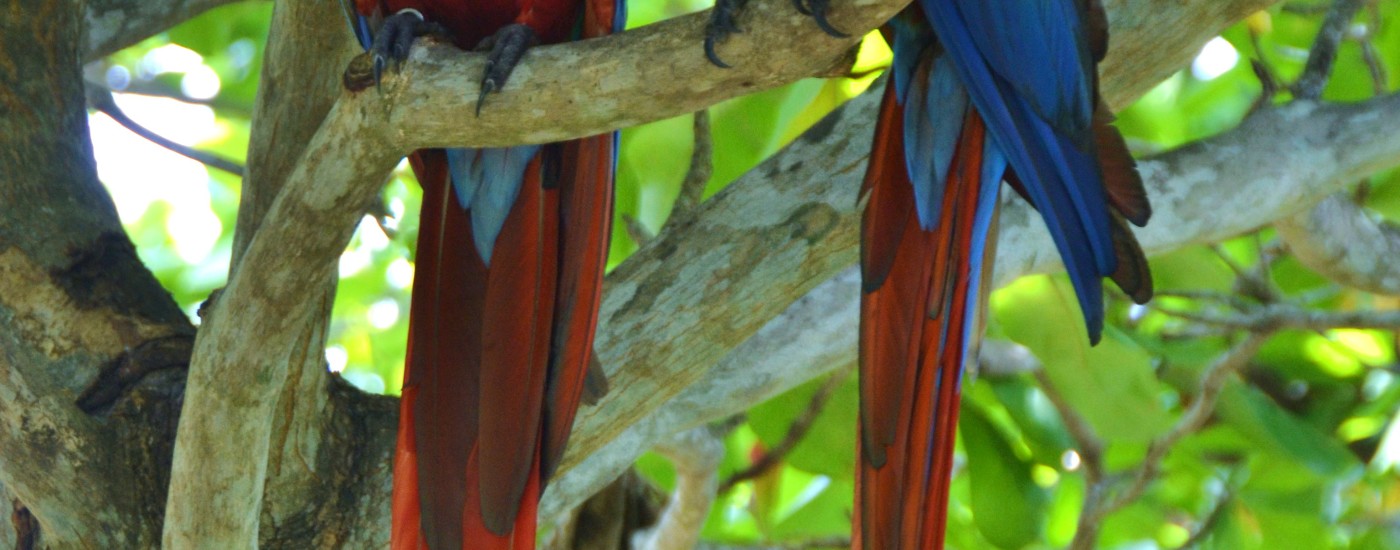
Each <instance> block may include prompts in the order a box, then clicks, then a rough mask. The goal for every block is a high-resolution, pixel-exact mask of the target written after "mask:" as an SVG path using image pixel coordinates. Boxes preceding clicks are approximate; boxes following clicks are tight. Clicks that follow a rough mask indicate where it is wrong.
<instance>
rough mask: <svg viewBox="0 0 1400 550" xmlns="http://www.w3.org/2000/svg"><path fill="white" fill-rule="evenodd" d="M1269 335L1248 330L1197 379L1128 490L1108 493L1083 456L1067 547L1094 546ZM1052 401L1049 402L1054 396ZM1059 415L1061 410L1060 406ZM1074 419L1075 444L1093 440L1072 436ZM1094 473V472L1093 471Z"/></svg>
mask: <svg viewBox="0 0 1400 550" xmlns="http://www.w3.org/2000/svg"><path fill="white" fill-rule="evenodd" d="M1271 333H1272V331H1268V330H1264V331H1259V332H1252V333H1250V334H1249V335H1248V336H1247V337H1245V340H1244V341H1243V342H1240V343H1239V344H1237V345H1235V347H1233V348H1231V349H1230V351H1228V352H1226V354H1225V355H1224V356H1222V357H1220V358H1219V359H1217V360H1216V362H1215V364H1213V365H1211V366H1210V368H1209V369H1207V370H1206V373H1205V374H1204V375H1203V376H1202V377H1201V389H1200V392H1199V393H1198V394H1197V396H1196V401H1195V402H1194V403H1192V404H1191V407H1190V408H1188V409H1187V410H1186V412H1185V413H1184V414H1182V416H1181V419H1180V420H1178V421H1177V423H1176V425H1174V426H1172V429H1171V430H1170V431H1168V432H1167V433H1166V434H1163V435H1162V436H1161V437H1158V438H1157V439H1156V440H1155V441H1153V442H1152V444H1151V445H1149V446H1148V448H1147V456H1145V457H1143V460H1142V465H1141V466H1139V467H1138V468H1137V469H1136V470H1135V471H1134V472H1133V473H1132V474H1130V476H1129V477H1130V479H1131V481H1130V482H1129V484H1128V486H1127V488H1125V489H1123V490H1122V491H1120V492H1118V493H1117V494H1116V495H1113V496H1111V497H1110V493H1111V490H1110V487H1109V486H1110V485H1111V484H1112V483H1113V481H1112V480H1110V479H1109V478H1106V477H1101V476H1102V467H1103V466H1102V463H1101V462H1097V461H1095V460H1093V459H1091V457H1090V456H1089V455H1088V454H1086V455H1085V456H1084V464H1085V476H1086V480H1087V481H1088V485H1089V488H1088V491H1087V493H1086V494H1085V497H1084V506H1083V511H1082V512H1081V513H1080V515H1079V528H1078V530H1077V531H1076V532H1075V534H1074V541H1073V542H1072V543H1071V544H1070V548H1072V549H1075V550H1081V549H1085V550H1087V549H1089V548H1093V547H1094V545H1095V541H1096V540H1097V538H1098V527H1099V525H1101V524H1102V523H1103V520H1104V518H1105V517H1107V516H1108V515H1109V514H1112V513H1114V512H1116V511H1118V510H1120V509H1122V508H1123V507H1124V506H1127V505H1128V504H1131V503H1132V502H1133V501H1136V500H1137V499H1139V498H1141V497H1142V494H1143V492H1144V491H1146V490H1147V486H1148V485H1150V484H1151V483H1152V481H1153V480H1155V479H1156V478H1157V475H1158V473H1159V472H1160V470H1161V467H1162V460H1163V459H1164V458H1166V456H1167V453H1168V452H1169V451H1170V450H1171V449H1172V447H1173V446H1175V445H1176V444H1177V442H1179V441H1181V439H1182V438H1184V437H1186V436H1187V435H1190V434H1192V433H1194V432H1195V431H1197V430H1199V429H1200V428H1201V426H1203V425H1204V424H1205V422H1206V420H1208V419H1209V418H1210V416H1211V415H1212V414H1214V412H1215V405H1216V402H1217V401H1218V399H1219V397H1220V392H1221V391H1223V390H1224V389H1225V383H1226V382H1227V381H1228V380H1229V379H1230V377H1231V376H1233V375H1234V374H1235V373H1237V372H1239V370H1240V369H1241V368H1243V367H1244V366H1245V365H1246V364H1248V363H1249V360H1250V359H1252V358H1253V357H1254V355H1255V354H1256V353H1258V352H1259V348H1260V347H1262V346H1263V345H1264V342H1265V341H1266V340H1268V339H1269V335H1270V334H1271ZM1047 382H1048V380H1043V381H1042V384H1044V385H1047V386H1048V384H1047ZM1051 393H1053V392H1051V391H1047V395H1049V394H1051ZM1051 399H1052V402H1053V401H1054V399H1055V398H1054V397H1052V398H1051ZM1062 406H1063V405H1061V404H1059V403H1057V404H1056V408H1057V409H1059V408H1061V407H1062ZM1066 408H1067V407H1066ZM1061 414H1062V415H1063V414H1064V410H1063V409H1062V410H1061ZM1074 417H1075V415H1074V414H1073V411H1071V414H1070V415H1068V416H1066V417H1065V418H1066V420H1065V424H1066V426H1067V427H1070V431H1071V436H1073V437H1074V438H1075V440H1076V442H1079V441H1080V438H1085V440H1087V441H1095V440H1096V439H1095V438H1092V437H1091V436H1086V435H1084V433H1082V432H1081V433H1078V434H1076V429H1078V430H1085V429H1087V426H1080V427H1079V428H1075V427H1073V426H1074V425H1075V422H1076V421H1074V420H1071V418H1074ZM1081 445H1082V443H1081ZM1096 469H1097V470H1096ZM1096 471H1097V472H1099V473H1097V474H1096V473H1095V472H1096ZM1094 477H1098V480H1094V479H1093V478H1094Z"/></svg>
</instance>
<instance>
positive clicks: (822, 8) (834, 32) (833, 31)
mask: <svg viewBox="0 0 1400 550" xmlns="http://www.w3.org/2000/svg"><path fill="white" fill-rule="evenodd" d="M793 3H795V4H797V11H800V12H802V13H805V14H807V15H811V16H812V20H813V21H816V22H817V26H818V27H821V29H822V32H824V33H826V34H829V35H831V36H834V37H836V38H850V36H851V35H849V34H846V33H844V32H841V31H840V30H839V29H837V28H836V27H833V26H831V22H829V21H827V20H826V10H827V9H828V8H830V7H831V0H793ZM804 4H805V5H804ZM804 7H805V8H806V9H803V8H804Z"/></svg>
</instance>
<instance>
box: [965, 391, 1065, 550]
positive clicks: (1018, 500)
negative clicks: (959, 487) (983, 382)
mask: <svg viewBox="0 0 1400 550" xmlns="http://www.w3.org/2000/svg"><path fill="white" fill-rule="evenodd" d="M958 424H959V428H960V429H961V430H962V439H963V447H964V448H965V449H966V450H967V475H968V478H969V480H970V482H971V485H972V500H971V503H972V515H973V519H974V520H975V522H976V524H977V529H978V530H979V531H981V532H982V536H984V537H987V540H989V541H991V542H992V543H993V544H996V545H997V546H999V547H1001V548H1021V547H1024V546H1027V545H1029V544H1030V543H1032V542H1034V541H1035V540H1037V539H1038V538H1039V537H1040V530H1041V519H1042V518H1043V517H1044V512H1045V504H1046V501H1047V500H1048V499H1047V495H1046V493H1045V490H1044V489H1042V488H1041V487H1040V486H1039V485H1036V483H1035V481H1034V480H1032V479H1031V466H1032V464H1031V463H1030V462H1028V461H1023V460H1020V459H1018V458H1016V453H1015V452H1014V451H1012V449H1011V445H1010V444H1009V443H1007V442H1006V440H1005V439H1003V438H1002V435H1001V432H1000V431H999V430H997V429H996V427H995V426H993V425H992V423H991V421H989V420H988V419H987V417H986V416H984V415H983V414H982V412H981V411H980V410H979V409H977V408H976V407H965V408H964V410H963V411H962V419H961V420H960V421H959V423H958Z"/></svg>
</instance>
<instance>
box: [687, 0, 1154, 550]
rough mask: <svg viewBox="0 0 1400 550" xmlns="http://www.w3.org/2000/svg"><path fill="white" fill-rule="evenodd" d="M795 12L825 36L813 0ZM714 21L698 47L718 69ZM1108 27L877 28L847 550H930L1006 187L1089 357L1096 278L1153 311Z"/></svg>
mask: <svg viewBox="0 0 1400 550" xmlns="http://www.w3.org/2000/svg"><path fill="white" fill-rule="evenodd" d="M797 1H798V3H799V8H800V9H802V10H803V11H806V12H810V13H811V14H812V15H813V16H814V17H815V18H816V20H817V23H818V26H819V27H821V28H822V29H823V30H826V31H827V32H828V34H838V33H837V32H836V31H834V29H832V28H830V27H831V26H830V24H827V23H826V22H825V10H826V4H827V2H826V0H797ZM719 11H720V10H718V9H717V10H716V13H717V16H716V18H717V21H716V22H714V23H712V25H711V32H710V33H708V34H707V40H706V54H707V55H709V56H710V57H711V58H712V59H711V60H712V61H716V62H717V63H718V61H717V60H716V59H714V56H713V41H714V40H716V39H719V38H723V36H724V35H725V34H726V32H728V29H726V28H725V26H726V23H727V19H725V18H727V17H729V16H728V15H726V16H725V18H720V17H719V16H718V12H719ZM712 21H715V20H712ZM1107 27H1108V26H1107V19H1106V17H1105V14H1104V11H1103V7H1102V5H1101V4H1100V3H1099V0H918V1H917V2H915V3H914V4H912V5H910V6H909V7H908V8H906V9H905V10H904V11H903V12H901V13H900V14H899V15H898V16H896V17H895V18H894V19H893V20H892V21H890V23H889V25H887V26H886V28H885V36H886V39H887V41H889V42H890V44H891V45H892V49H893V51H894V59H893V61H892V64H891V70H890V72H891V73H892V75H891V78H890V81H889V83H888V84H887V85H886V89H885V92H884V99H883V102H882V104H881V108H880V115H879V120H878V121H877V123H876V130H875V140H874V144H873V146H872V151H871V154H870V164H869V167H868V169H867V172H866V176H865V182H864V185H863V189H862V193H861V197H862V200H863V201H865V211H864V215H863V218H862V222H861V258H860V266H861V275H862V286H863V288H862V295H861V321H860V336H859V342H860V344H859V346H860V349H859V357H860V422H859V428H858V431H859V433H860V437H859V441H858V442H857V445H858V447H859V449H860V451H859V455H860V457H861V465H860V470H859V472H858V473H857V482H856V484H857V489H856V501H857V505H856V512H855V516H856V517H855V519H854V524H855V525H854V531H855V533H854V535H855V536H854V537H853V541H854V544H855V546H856V547H857V548H866V549H878V550H889V549H900V548H903V549H916V548H917V549H925V548H942V547H943V539H944V531H945V527H946V525H947V506H948V484H949V478H950V475H951V469H952V463H953V447H954V436H955V433H956V430H955V429H956V426H957V417H958V404H959V400H960V390H961V383H962V377H963V372H964V366H965V365H967V364H969V363H970V362H975V361H976V356H977V348H978V343H979V341H980V339H981V334H982V331H983V311H984V309H985V299H986V295H987V292H988V291H989V280H990V275H991V271H992V269H991V265H990V262H991V261H992V259H993V258H994V256H995V255H994V249H995V241H996V239H995V228H996V218H997V206H998V202H999V192H1000V188H1001V182H1002V181H1003V180H1005V181H1007V182H1009V183H1010V184H1011V187H1012V188H1013V189H1015V190H1016V191H1017V193H1019V194H1020V195H1021V196H1022V197H1023V198H1025V199H1026V200H1029V201H1030V203H1031V205H1032V206H1034V207H1035V208H1036V210H1038V211H1039V212H1040V214H1041V216H1042V218H1043V219H1044V221H1045V225H1046V227H1047V228H1048V229H1049V231H1050V235H1051V237H1052V238H1053V240H1054V242H1055V245H1056V247H1057V248H1058V250H1059V252H1060V256H1061V258H1063V260H1064V263H1065V267H1066V270H1067V271H1068V272H1069V276H1070V280H1071V281H1072V283H1073V286H1074V288H1075V291H1076V294H1077V295H1078V299H1079V304H1080V309H1081V310H1082V312H1083V314H1084V321H1085V324H1086V325H1087V328H1088V334H1089V339H1090V341H1091V343H1097V342H1098V339H1099V337H1100V335H1101V333H1102V329H1103V319H1104V313H1103V296H1102V295H1103V289H1102V278H1103V277H1109V278H1111V279H1112V280H1113V281H1114V282H1115V283H1116V284H1117V285H1118V286H1119V287H1120V288H1121V289H1122V290H1123V291H1124V292H1125V293H1127V295H1128V296H1130V297H1131V298H1132V299H1133V300H1134V301H1136V302H1138V303H1143V302H1146V301H1147V300H1149V299H1150V298H1151V295H1152V281H1151V276H1150V273H1149V272H1148V267H1147V262H1146V259H1145V257H1144V256H1143V252H1142V250H1141V248H1140V247H1139V246H1138V243H1137V241H1136V239H1135V237H1134V236H1133V234H1132V231H1131V230H1130V229H1128V227H1127V224H1126V223H1125V220H1126V221H1131V222H1132V223H1134V224H1136V225H1139V226H1141V225H1143V224H1145V223H1146V222H1147V219H1148V217H1149V216H1150V215H1151V208H1150V206H1149V205H1148V203H1147V198H1146V193H1145V191H1144V190H1143V187H1142V181H1141V179H1140V177H1139V176H1138V174H1137V169H1136V164H1135V162H1134V161H1133V159H1132V156H1131V155H1130V154H1129V152H1128V149H1127V146H1126V144H1125V142H1124V141H1123V138H1122V136H1121V135H1120V134H1119V133H1118V131H1117V130H1116V129H1115V128H1113V126H1111V125H1110V123H1111V122H1112V115H1111V114H1109V112H1108V109H1107V107H1106V105H1104V103H1103V102H1102V101H1101V100H1100V98H1099V94H1098V76H1097V71H1096V67H1097V63H1098V62H1099V61H1101V60H1102V59H1103V56H1104V54H1105V53H1106V50H1107V44H1108V35H1107V33H1108V29H1107Z"/></svg>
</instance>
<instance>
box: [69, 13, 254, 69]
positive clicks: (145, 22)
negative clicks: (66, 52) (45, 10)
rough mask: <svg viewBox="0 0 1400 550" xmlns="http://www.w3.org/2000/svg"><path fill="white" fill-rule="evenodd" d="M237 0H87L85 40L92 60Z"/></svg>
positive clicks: (85, 58)
mask: <svg viewBox="0 0 1400 550" xmlns="http://www.w3.org/2000/svg"><path fill="white" fill-rule="evenodd" d="M235 1H236V0H87V2H85V3H84V8H85V10H86V11H85V19H86V20H87V42H86V48H85V50H84V51H83V59H84V60H86V61H91V60H93V59H97V58H99V57H102V56H105V55H109V54H111V53H113V52H116V51H117V50H120V49H122V48H125V47H127V46H130V45H132V44H135V43H137V42H140V41H142V40H145V39H146V37H148V36H151V35H153V34H156V33H158V32H161V31H163V30H166V29H169V28H170V27H174V26H175V25H178V24H180V23H183V22H184V21H185V20H187V19H190V18H192V17H194V16H196V15H199V14H201V13H204V12H205V11H208V10H209V9H211V8H216V7H218V6H222V5H224V4H231V3H233V2H235Z"/></svg>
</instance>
